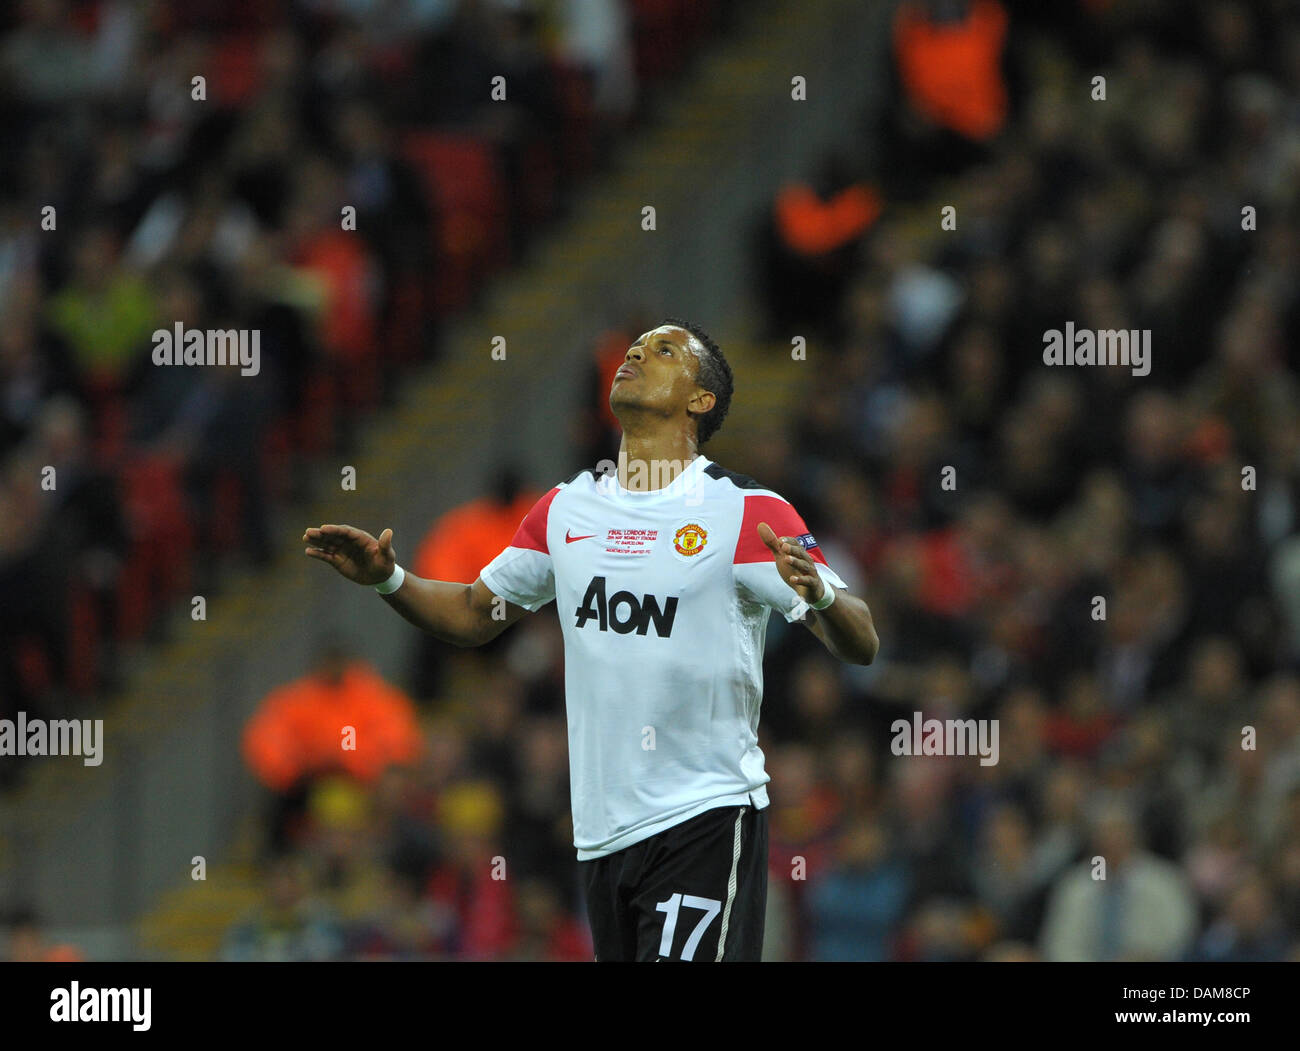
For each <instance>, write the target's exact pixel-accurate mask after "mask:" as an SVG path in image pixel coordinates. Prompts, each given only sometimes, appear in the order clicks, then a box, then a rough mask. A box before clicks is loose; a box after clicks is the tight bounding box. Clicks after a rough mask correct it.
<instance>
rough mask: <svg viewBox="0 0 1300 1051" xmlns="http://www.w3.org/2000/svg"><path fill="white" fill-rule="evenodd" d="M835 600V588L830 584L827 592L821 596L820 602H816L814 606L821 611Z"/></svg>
mask: <svg viewBox="0 0 1300 1051" xmlns="http://www.w3.org/2000/svg"><path fill="white" fill-rule="evenodd" d="M834 601H835V589H834V588H833V587H831V586H829V585H827V587H826V594H824V595H823V596H822V597H821V601H820V602H814V603H813V604H812V608H813V609H815V610H817V611H818V612H820V611H821V610H824V609H825V608H826V607H827V606H829V605H830V604H831V603H832V602H834Z"/></svg>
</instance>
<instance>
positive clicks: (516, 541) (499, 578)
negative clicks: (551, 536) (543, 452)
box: [479, 486, 560, 613]
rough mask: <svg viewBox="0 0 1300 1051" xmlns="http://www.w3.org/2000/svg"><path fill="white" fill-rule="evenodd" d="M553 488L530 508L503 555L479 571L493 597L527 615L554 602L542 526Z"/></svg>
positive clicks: (547, 515)
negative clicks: (501, 599) (521, 609)
mask: <svg viewBox="0 0 1300 1051" xmlns="http://www.w3.org/2000/svg"><path fill="white" fill-rule="evenodd" d="M559 491H560V489H559V486H556V487H555V488H554V489H552V490H551V491H550V492H549V493H547V494H546V495H545V496H543V497H542V498H541V499H540V500H538V501H537V503H535V504H533V506H532V509H531V510H530V511H529V512H528V514H526V515H524V520H523V521H522V522H520V523H519V528H518V529H516V530H515V535H514V536H513V537H511V539H510V543H509V544H507V545H506V548H505V550H504V551H502V552H501V554H499V555H497V557H496V558H494V559H493V560H492V561H491V562H489V563H488V564H487V565H486V566H484V567H483V569H482V572H480V573H479V577H480V578H481V579H482V581H483V583H484V584H486V585H487V587H488V590H489V591H491V592H492V594H494V595H500V596H501V597H502V598H503V599H505V600H506V601H507V602H513V603H514V604H515V605H516V606H523V607H524V609H526V610H528V611H529V612H530V613H534V612H536V611H537V610H539V609H541V608H542V607H543V606H544V605H546V603H548V602H550V601H551V600H552V599H553V598H555V572H554V567H553V566H552V564H551V550H550V548H549V547H548V546H547V542H546V523H547V520H548V518H549V516H550V511H551V501H552V500H554V499H555V494H556V493H558V492H559Z"/></svg>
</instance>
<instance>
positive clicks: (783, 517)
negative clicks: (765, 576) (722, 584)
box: [732, 494, 827, 566]
mask: <svg viewBox="0 0 1300 1051" xmlns="http://www.w3.org/2000/svg"><path fill="white" fill-rule="evenodd" d="M759 522H766V523H767V524H768V525H770V526H771V527H772V530H773V532H775V533H776V535H777V536H778V537H782V536H794V537H799V536H804V535H806V534H807V533H808V527H807V526H806V525H804V522H803V519H802V518H800V517H799V512H798V511H796V510H795V509H794V508H793V507H792V506H791V505H790V504H789V503H788V502H786V501H785V500H782V499H781V498H780V497H779V496H764V495H761V494H755V495H754V496H746V497H745V517H744V520H743V521H742V522H741V523H740V536H739V537H738V538H737V539H736V554H735V557H734V558H733V559H732V561H733V562H734V563H736V564H737V565H740V564H741V563H744V562H770V561H772V559H774V558H775V557H776V556H775V555H773V554H772V552H771V551H770V550H769V549H768V546H767V545H766V544H765V543H763V538H762V537H761V536H759V535H758V523H759ZM808 556H809V557H810V558H811V559H812V560H813V561H814V562H820V563H821V564H822V565H823V566H824V565H826V564H827V563H826V559H825V557H824V556H823V555H822V551H821V548H820V547H813V548H810V549H809V551H808Z"/></svg>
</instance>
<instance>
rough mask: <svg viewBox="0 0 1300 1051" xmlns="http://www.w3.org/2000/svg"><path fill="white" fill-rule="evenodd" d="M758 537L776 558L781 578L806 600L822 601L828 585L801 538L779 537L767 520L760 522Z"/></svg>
mask: <svg viewBox="0 0 1300 1051" xmlns="http://www.w3.org/2000/svg"><path fill="white" fill-rule="evenodd" d="M758 537H759V539H760V540H762V541H763V543H764V544H766V545H767V549H768V550H769V551H771V552H772V555H773V556H774V557H775V558H776V568H777V570H778V572H780V574H781V579H782V580H784V581H785V582H786V583H787V584H789V585H790V586H791V587H792V588H794V590H795V593H796V594H797V595H798V596H799V597H800V598H801V599H803V600H804V601H805V602H820V601H821V599H822V596H823V595H824V594H826V585H825V584H823V583H822V578H821V575H820V574H819V573H818V572H817V569H816V567H815V566H814V565H813V561H812V559H811V558H809V557H808V552H807V551H805V550H804V546H803V544H801V543H800V542H799V538H798V537H793V536H782V537H778V536H777V535H776V533H775V532H773V530H772V527H771V526H770V525H768V524H767V523H766V522H759V523H758Z"/></svg>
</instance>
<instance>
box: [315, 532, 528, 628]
mask: <svg viewBox="0 0 1300 1051" xmlns="http://www.w3.org/2000/svg"><path fill="white" fill-rule="evenodd" d="M302 539H303V542H304V543H305V544H307V545H308V546H307V548H306V552H305V553H306V554H307V555H308V556H309V557H311V558H315V559H317V560H319V561H321V562H325V563H328V564H329V565H331V566H333V567H334V568H335V569H336V570H338V572H339V574H340V575H341V576H343V577H344V578H346V579H347V580H350V581H352V582H353V583H354V584H362V585H366V586H374V585H375V584H382V583H383V582H384V581H385V580H387V579H388V578H389V577H391V576H392V575H393V569H394V567H395V566H396V565H397V555H396V553H395V552H394V551H393V531H392V530H391V529H385V530H384V531H383V532H382V533H380V534H379V537H378V538H375V537H373V536H371V535H370V534H369V533H367V532H366V531H365V530H362V529H356V528H354V527H352V526H347V525H322V526H320V527H319V528H314V529H308V530H307V531H306V532H305V533H303V535H302ZM380 597H381V598H383V600H384V601H385V602H387V603H388V604H389V605H390V606H392V607H393V609H395V610H396V611H397V612H398V613H399V614H401V615H402V617H404V618H405V619H406V620H408V621H410V622H411V623H412V624H414V625H415V626H416V627H417V628H420V629H421V630H423V631H427V632H428V633H429V634H430V635H433V636H435V637H436V638H439V639H441V640H442V641H443V642H449V643H451V644H452V645H453V646H481V645H483V643H485V642H488V641H490V640H492V639H494V638H496V636H498V635H500V634H501V632H503V631H505V629H506V628H508V627H509V626H510V625H511V624H513V623H514V622H515V621H517V620H518V619H519V618H520V617H522V616H523V615H524V614H525V613H527V612H528V611H527V610H525V609H524V608H523V607H522V606H516V605H515V604H514V603H512V602H506V601H505V600H504V599H502V600H498V599H497V597H496V596H495V595H494V594H492V592H491V591H489V590H488V588H487V585H485V584H484V583H483V581H482V580H476V581H474V583H473V584H458V583H453V582H451V581H446V580H425V579H424V578H423V577H417V576H416V575H415V574H413V573H407V574H406V576H405V578H404V579H403V581H402V586H401V587H400V588H398V589H397V590H396V591H394V592H393V593H392V594H390V595H382V596H380ZM494 611H495V612H496V616H493V613H494Z"/></svg>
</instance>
